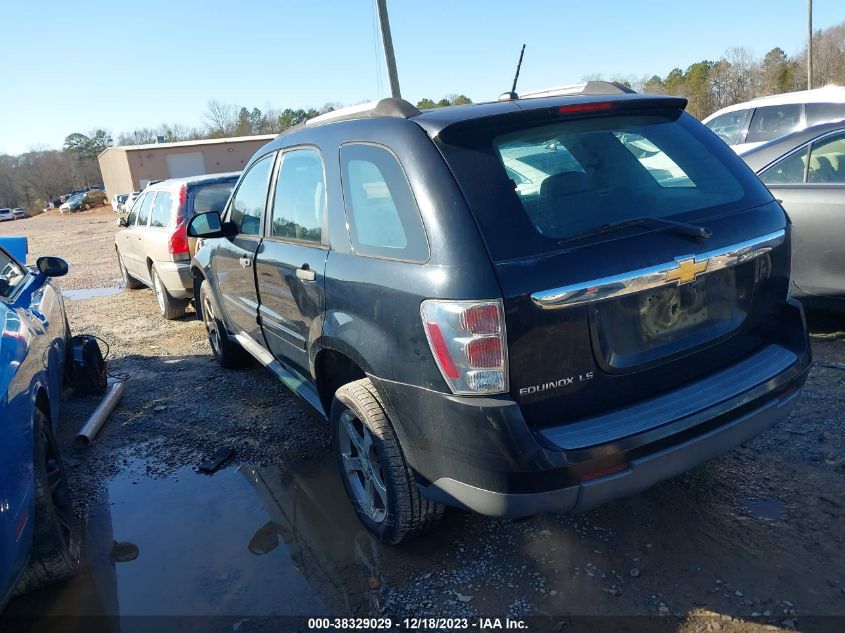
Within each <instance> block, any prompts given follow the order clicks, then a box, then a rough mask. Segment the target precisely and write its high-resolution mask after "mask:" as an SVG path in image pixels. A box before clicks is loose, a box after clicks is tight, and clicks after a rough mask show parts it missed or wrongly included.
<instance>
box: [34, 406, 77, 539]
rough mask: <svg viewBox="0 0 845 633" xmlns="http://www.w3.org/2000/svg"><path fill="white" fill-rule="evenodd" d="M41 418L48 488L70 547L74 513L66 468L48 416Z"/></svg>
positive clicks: (40, 439) (63, 533)
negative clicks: (48, 429)
mask: <svg viewBox="0 0 845 633" xmlns="http://www.w3.org/2000/svg"><path fill="white" fill-rule="evenodd" d="M38 415H39V417H40V418H41V436H40V438H39V441H40V442H41V446H42V448H43V453H42V454H43V456H44V468H45V470H46V472H47V486H48V488H49V494H50V498H51V499H52V501H53V508H54V509H55V512H56V520H57V521H58V523H59V528H60V529H61V534H62V540H63V541H64V543H65V545H66V546H67V547H70V545H71V540H72V528H71V518H72V516H73V511H72V507H71V499H70V489H69V488H68V484H67V480H66V479H65V472H64V467H63V466H62V461H61V458H60V457H59V451H58V447H57V446H56V442H55V440H54V439H53V436H52V435H51V434H49V433H48V432H47V427H48V425H49V424H50V423H49V421H48V420H47V418H46V416H44V415H43V414H41V412H39V413H38Z"/></svg>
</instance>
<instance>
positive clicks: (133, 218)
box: [126, 196, 144, 226]
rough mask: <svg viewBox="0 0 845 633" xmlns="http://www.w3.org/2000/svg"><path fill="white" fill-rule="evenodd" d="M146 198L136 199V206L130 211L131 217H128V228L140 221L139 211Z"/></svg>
mask: <svg viewBox="0 0 845 633" xmlns="http://www.w3.org/2000/svg"><path fill="white" fill-rule="evenodd" d="M143 199H144V196H141V197H139V198H136V199H135V204H133V205H132V208H131V209H130V210H129V215H127V216H126V226H135V221H136V220H137V219H138V209H140V208H141V202H142V201H143Z"/></svg>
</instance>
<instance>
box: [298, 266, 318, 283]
mask: <svg viewBox="0 0 845 633" xmlns="http://www.w3.org/2000/svg"><path fill="white" fill-rule="evenodd" d="M296 276H297V278H298V279H301V280H302V281H314V280H315V279H317V273H315V272H314V271H313V270H311V268H310V267H309V266H308V264H302V268H297V269H296Z"/></svg>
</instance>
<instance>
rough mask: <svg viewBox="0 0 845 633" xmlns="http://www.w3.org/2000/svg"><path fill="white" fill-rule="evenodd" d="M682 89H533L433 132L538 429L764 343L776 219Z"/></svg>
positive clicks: (659, 387) (701, 371) (778, 241)
mask: <svg viewBox="0 0 845 633" xmlns="http://www.w3.org/2000/svg"><path fill="white" fill-rule="evenodd" d="M561 103H562V104H563V105H561ZM684 103H685V102H684V101H683V100H681V99H672V98H651V99H649V98H639V99H626V100H622V101H617V100H608V101H602V102H578V103H577V107H574V106H573V105H571V104H572V100H567V101H559V102H558V103H553V102H550V101H549V100H543V101H542V102H541V103H540V104H538V105H537V106H535V107H533V108H530V109H528V110H527V111H526V110H524V109H523V110H521V111H518V112H512V113H508V114H505V115H494V116H488V117H484V118H477V119H473V120H470V121H463V122H460V123H456V124H453V125H451V126H450V127H446V128H445V129H442V130H439V131H438V133H437V135H436V138H435V141H436V142H437V143H438V145H439V147H440V149H441V152H442V153H443V155H444V156H445V158H446V160H447V162H448V163H449V165H450V167H451V168H452V171H453V173H454V174H455V176H456V179H457V181H458V183H459V185H460V187H461V189H462V191H463V193H464V195H465V197H466V199H467V201H468V203H469V206H470V208H471V209H472V211H473V214H474V216H475V218H476V221H477V223H478V226H479V229H480V231H481V233H482V236H483V238H484V241H485V244H486V247H487V249H488V252H489V254H490V257H491V260H492V261H493V263H494V267H495V270H496V273H497V276H498V279H499V283H500V285H501V288H502V294H503V297H504V301H505V313H506V327H507V337H508V356H509V377H510V390H511V394H512V395H513V397H514V398H515V399H516V400H517V402H519V403H520V405H521V408H522V410H523V413H524V415H525V417H526V419H527V421H528V422H529V424H530V425H532V426H534V427H545V426H551V425H559V424H561V423H565V422H567V421H572V420H577V419H580V418H583V417H586V416H590V415H595V414H597V413H601V412H604V411H608V410H613V409H617V408H620V407H623V406H625V405H627V404H631V403H633V402H636V401H639V400H642V399H644V398H648V397H650V396H653V395H657V394H659V393H663V392H666V391H669V390H672V389H674V388H677V387H679V386H681V385H683V384H686V383H689V382H691V381H693V380H695V379H697V378H700V377H703V376H705V375H707V374H711V373H713V372H715V371H717V370H718V369H719V368H721V367H724V366H725V365H726V364H729V363H732V362H735V361H737V360H739V359H741V358H742V357H745V356H748V355H749V354H751V353H752V352H753V351H754V350H756V349H759V348H760V347H761V346H763V345H765V344H766V343H767V342H768V341H767V336H769V335H768V334H767V332H769V328H768V327H766V323H765V322H766V317H767V315H769V314H771V313H772V312H774V311H776V310H778V309H779V308H780V307H781V306H782V305H783V302H784V300H785V297H786V288H787V285H788V277H789V265H790V261H789V259H790V256H789V236H788V227H787V222H786V217H785V215H784V214H783V212H782V210H781V208H780V206H779V205H778V204H777V203H776V202H775V201H774V200H773V199H772V196H771V195H770V194H769V193H768V191H767V190H766V189H765V187H763V186H762V185H761V184H760V182H759V181H758V180H757V178H756V177H755V176H754V175H753V173H752V172H751V171H750V170H749V169H748V168H747V167H746V166H745V165H744V164H743V163H742V161H741V160H740V159H739V158H737V156H736V155H735V154H734V153H733V152H732V151H731V150H730V149H729V148H728V147H727V146H725V145H724V144H723V143H722V142H721V141H720V140H719V139H718V138H716V137H715V136H714V135H713V134H712V133H711V132H710V131H708V130H707V129H706V128H705V127H704V126H703V125H701V124H700V123H698V122H697V121H695V120H694V119H693V118H692V117H690V116H689V115H687V114H685V113H683V106H684ZM524 107H525V106H523V108H524Z"/></svg>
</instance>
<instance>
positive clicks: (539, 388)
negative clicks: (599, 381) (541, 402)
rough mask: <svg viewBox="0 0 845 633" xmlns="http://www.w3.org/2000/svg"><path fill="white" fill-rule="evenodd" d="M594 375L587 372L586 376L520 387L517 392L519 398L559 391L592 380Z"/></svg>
mask: <svg viewBox="0 0 845 633" xmlns="http://www.w3.org/2000/svg"><path fill="white" fill-rule="evenodd" d="M594 377H595V374H594V373H593V372H591V371H588V372H587V373H586V374H578V375H577V376H569V377H568V378H561V379H560V380H552V381H550V382H543V383H540V384H539V385H531V386H530V387H522V388H521V389H520V390H519V395H520V396H530V395H531V394H532V393H542V392H543V391H549V390H551V389H560V388H561V387H568V386H570V385H575V384H577V383H579V382H587V381H588V380H592V379H593V378H594Z"/></svg>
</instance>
